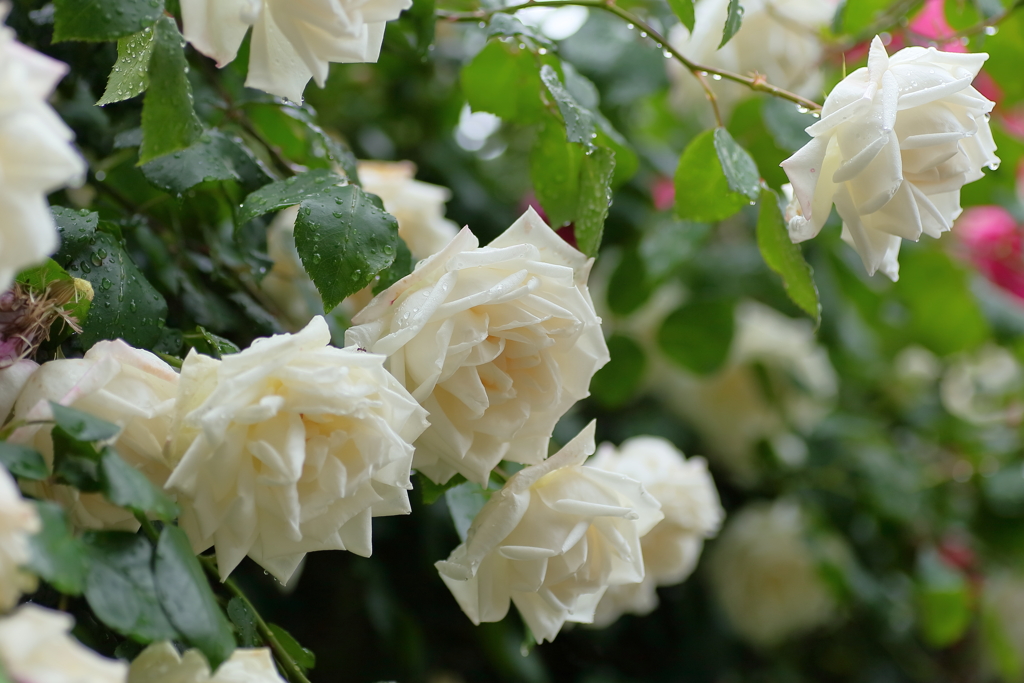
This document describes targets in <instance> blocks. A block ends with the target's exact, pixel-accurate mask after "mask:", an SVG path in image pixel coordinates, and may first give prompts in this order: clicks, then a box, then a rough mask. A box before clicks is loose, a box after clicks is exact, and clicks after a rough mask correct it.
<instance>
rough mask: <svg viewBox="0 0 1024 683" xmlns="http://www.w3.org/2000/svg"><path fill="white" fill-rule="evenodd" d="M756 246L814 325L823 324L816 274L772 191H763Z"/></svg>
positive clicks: (790, 295)
mask: <svg viewBox="0 0 1024 683" xmlns="http://www.w3.org/2000/svg"><path fill="white" fill-rule="evenodd" d="M757 246H758V248H759V249H760V250H761V257H762V258H763V259H764V262H765V263H767V264H768V267H769V268H771V269H772V270H773V271H775V272H776V273H777V274H778V275H779V276H780V277H781V278H782V284H783V286H784V287H785V288H786V294H788V295H789V298H790V299H791V300H792V301H793V303H795V304H796V305H797V306H799V307H800V309H801V310H803V311H804V313H806V314H807V315H809V316H811V318H812V319H813V320H814V322H815V324H818V323H820V322H821V303H820V302H819V300H818V288H817V286H816V285H815V284H814V273H813V271H812V270H811V267H810V266H809V265H807V261H806V260H805V259H804V253H803V251H802V250H801V249H800V245H798V244H793V241H792V240H790V239H789V232H788V231H787V230H786V223H785V220H784V219H783V216H782V211H781V210H780V209H779V200H778V197H776V196H775V193H774V192H772V191H771V190H769V189H767V188H766V189H764V190H763V191H762V192H761V208H760V211H759V212H758V215H757Z"/></svg>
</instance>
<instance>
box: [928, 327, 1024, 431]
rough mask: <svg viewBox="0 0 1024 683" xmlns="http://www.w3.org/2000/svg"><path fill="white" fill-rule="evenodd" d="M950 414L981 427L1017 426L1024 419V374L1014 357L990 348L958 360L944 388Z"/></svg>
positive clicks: (941, 387)
mask: <svg viewBox="0 0 1024 683" xmlns="http://www.w3.org/2000/svg"><path fill="white" fill-rule="evenodd" d="M939 396H940V397H941V399H942V405H943V406H944V407H945V408H946V410H948V411H949V412H950V414H952V415H955V416H957V417H959V418H960V419H962V420H966V421H967V422H971V423H973V424H977V425H987V424H1010V425H1017V424H1019V423H1020V421H1021V419H1022V418H1024V372H1022V371H1021V367H1020V363H1019V362H1018V361H1017V359H1016V358H1014V356H1013V354H1012V353H1010V352H1009V351H1007V350H1006V349H1004V348H1002V347H1001V346H995V345H992V344H990V345H988V346H985V347H983V348H981V349H979V350H978V351H977V352H975V353H973V354H970V355H967V354H965V355H963V356H961V357H960V358H958V359H957V360H956V361H955V362H954V363H953V364H952V366H950V368H949V370H947V371H946V374H945V376H943V378H942V384H941V385H940V391H939Z"/></svg>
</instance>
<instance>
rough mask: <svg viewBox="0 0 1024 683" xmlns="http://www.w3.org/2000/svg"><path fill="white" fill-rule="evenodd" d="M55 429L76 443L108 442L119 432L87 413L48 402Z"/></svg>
mask: <svg viewBox="0 0 1024 683" xmlns="http://www.w3.org/2000/svg"><path fill="white" fill-rule="evenodd" d="M50 409H51V410H52V411H53V421H54V422H55V423H56V425H57V428H58V429H60V430H61V431H62V432H63V433H64V434H66V435H67V436H68V437H69V438H70V439H73V440H74V441H77V442H90V441H108V440H110V439H113V438H114V437H115V436H117V435H118V433H119V432H120V431H121V429H120V427H118V426H117V425H115V424H112V423H110V422H107V421H106V420H101V419H99V418H98V417H95V416H93V415H90V414H89V413H86V412H82V411H81V410H75V409H74V408H69V407H68V406H63V405H61V404H59V403H55V402H53V401H50Z"/></svg>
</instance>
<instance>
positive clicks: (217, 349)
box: [183, 325, 241, 360]
mask: <svg viewBox="0 0 1024 683" xmlns="http://www.w3.org/2000/svg"><path fill="white" fill-rule="evenodd" d="M183 341H184V343H185V344H186V345H187V346H189V347H190V348H193V349H195V350H196V351H198V352H199V353H202V354H204V355H207V356H212V357H214V358H216V359H218V360H219V359H221V358H223V357H224V356H230V355H231V354H233V353H238V352H239V351H241V349H240V348H238V345H237V344H235V343H234V342H233V341H231V340H230V339H225V338H224V337H219V336H217V335H215V334H213V333H212V332H210V331H208V330H207V329H206V328H204V327H202V326H199V325H197V326H196V331H195V332H189V333H188V334H186V335H184V336H183Z"/></svg>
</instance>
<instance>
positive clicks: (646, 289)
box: [607, 249, 654, 316]
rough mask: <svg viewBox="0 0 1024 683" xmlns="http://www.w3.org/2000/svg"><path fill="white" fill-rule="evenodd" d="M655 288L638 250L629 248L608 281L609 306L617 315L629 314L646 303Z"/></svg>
mask: <svg viewBox="0 0 1024 683" xmlns="http://www.w3.org/2000/svg"><path fill="white" fill-rule="evenodd" d="M653 289H654V288H653V286H652V283H651V282H650V279H649V278H648V277H647V269H646V268H645V267H644V262H643V260H641V258H640V255H639V254H638V253H637V250H636V249H628V250H626V251H625V252H624V253H623V254H622V260H621V261H619V265H618V266H616V268H615V270H614V271H613V272H612V277H611V279H610V280H609V282H608V295H607V299H608V307H609V308H610V309H611V310H612V313H614V314H616V315H621V316H627V315H629V314H630V313H633V312H635V311H636V310H638V309H639V308H640V307H641V306H643V305H644V303H646V301H647V300H648V299H649V298H650V296H651V293H652V291H653Z"/></svg>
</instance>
